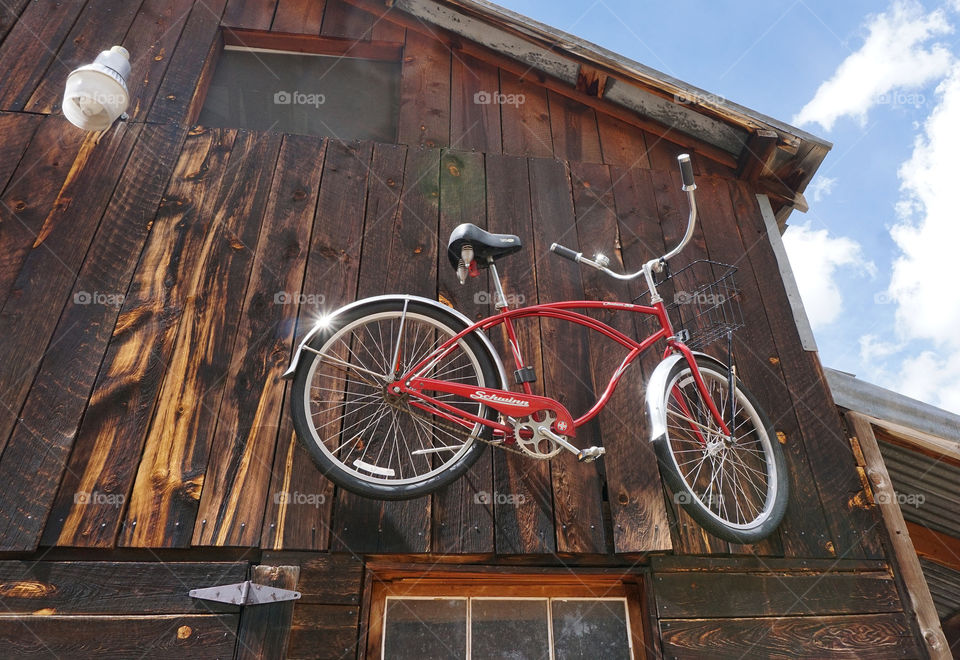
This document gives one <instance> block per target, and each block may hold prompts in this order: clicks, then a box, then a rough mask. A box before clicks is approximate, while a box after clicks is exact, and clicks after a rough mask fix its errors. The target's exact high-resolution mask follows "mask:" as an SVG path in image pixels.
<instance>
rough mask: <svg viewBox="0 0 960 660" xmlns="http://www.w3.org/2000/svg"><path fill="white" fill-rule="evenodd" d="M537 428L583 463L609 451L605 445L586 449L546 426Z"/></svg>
mask: <svg viewBox="0 0 960 660" xmlns="http://www.w3.org/2000/svg"><path fill="white" fill-rule="evenodd" d="M537 430H538V431H539V432H540V433H542V434H544V435H545V436H547V437H548V438H550V439H551V440H553V441H554V442H556V443H557V444H558V445H560V446H561V447H563V448H564V449H566V450H567V451H569V452H571V453H572V454H573V455H574V456H576V457H577V460H578V461H580V462H581V463H591V462H593V461H595V460H597V459H598V458H600V457H601V456H603V455H604V454H605V453H606V451H607V450H606V449H604V448H603V447H587V448H586V449H578V448H577V447H574V446H573V445H572V444H570V443H569V442H568V441H567V439H566V438H564V437H563V436H562V435H557V434H556V433H554V432H553V431H551V430H550V429H549V428H548V427H546V426H538V427H537Z"/></svg>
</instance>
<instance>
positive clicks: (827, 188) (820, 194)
mask: <svg viewBox="0 0 960 660" xmlns="http://www.w3.org/2000/svg"><path fill="white" fill-rule="evenodd" d="M957 2H960V0H957ZM836 183H837V180H836V179H831V178H830V177H828V176H823V175H822V174H819V175H817V177H816V178H815V179H814V180H813V181H811V182H810V185H809V186H807V189H806V191H805V192H806V193H807V194H808V195H809V196H810V198H811V199H812V200H813V201H815V202H819V201H820V200H821V199H823V198H824V197H826V196H827V195H829V194H830V193H832V192H833V187H834V186H835V185H836Z"/></svg>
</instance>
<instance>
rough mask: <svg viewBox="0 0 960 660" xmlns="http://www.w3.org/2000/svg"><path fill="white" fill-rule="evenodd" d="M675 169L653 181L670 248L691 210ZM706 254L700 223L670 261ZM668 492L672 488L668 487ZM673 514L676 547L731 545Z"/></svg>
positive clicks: (723, 548) (689, 550)
mask: <svg viewBox="0 0 960 660" xmlns="http://www.w3.org/2000/svg"><path fill="white" fill-rule="evenodd" d="M675 170H676V160H675V159H674V161H673V168H672V169H671V170H653V171H652V172H651V182H652V183H653V187H654V196H655V197H656V200H657V211H658V213H659V215H660V226H661V228H662V230H663V240H664V245H665V246H666V248H667V249H670V248H672V247H673V246H675V245H677V244H678V243H679V242H680V240H681V239H682V238H683V235H684V232H685V231H686V228H687V217H688V216H687V214H688V212H689V209H688V206H687V200H686V194H685V193H683V192H682V191H681V187H680V179H679V178H678V177H677V176H675V175H674V174H673V172H674V171H675ZM704 258H706V248H705V245H704V240H703V232H702V230H701V229H700V228H699V227H698V228H697V231H696V232H695V233H694V235H693V238H692V239H691V240H690V243H689V244H688V245H687V247H686V248H685V249H684V251H683V252H681V253H680V254H679V255H677V256H676V257H674V259H672V260H671V262H670V269H671V270H672V271H673V272H676V271H678V270H680V269H681V268H683V267H684V266H686V265H688V264H690V263H691V262H693V261H695V260H697V259H704ZM674 294H675V291H674V289H673V287H672V286H669V285H668V286H666V287H663V288H662V289H661V290H660V295H662V296H663V297H664V299H665V300H667V301H670V300H672V298H673V295H674ZM668 492H669V491H668ZM673 514H674V517H675V519H676V524H675V525H674V527H673V532H674V535H675V538H674V548H675V550H677V551H681V550H680V549H681V548H682V552H684V553H686V554H709V553H714V552H728V551H729V548H730V545H729V544H728V543H727V542H726V541H723V540H721V539H718V538H716V537H715V536H713V535H711V534H708V533H707V532H706V531H704V530H703V528H701V527H700V525H698V524H697V523H696V522H695V521H694V520H693V518H691V517H690V516H689V515H687V513H686V512H685V511H684V510H683V509H682V508H681V507H680V506H679V505H677V504H676V503H674V504H673Z"/></svg>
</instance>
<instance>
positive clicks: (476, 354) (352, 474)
mask: <svg viewBox="0 0 960 660" xmlns="http://www.w3.org/2000/svg"><path fill="white" fill-rule="evenodd" d="M404 302H405V301H404V299H402V298H397V299H388V300H378V301H371V302H370V303H369V304H364V305H359V306H357V307H354V308H353V309H350V310H349V311H347V312H344V313H343V314H338V315H336V316H334V317H333V320H332V322H331V324H330V326H329V327H328V328H326V329H325V330H324V331H323V332H321V333H318V335H317V336H315V337H314V338H313V339H312V340H311V341H310V342H309V343H308V344H307V345H306V346H305V347H304V352H303V353H302V358H301V362H300V363H299V364H298V366H297V371H296V375H295V377H294V381H293V391H292V395H291V405H292V409H293V410H292V412H293V422H294V427H295V428H296V430H297V435H298V436H299V437H300V439H301V440H302V441H303V442H304V444H305V445H306V447H307V448H308V449H309V450H310V453H311V455H312V457H313V459H314V461H315V462H316V463H317V465H318V466H319V467H320V469H321V470H322V471H323V473H324V474H325V475H326V476H327V477H329V478H330V479H331V480H332V481H333V482H334V483H336V484H338V485H340V486H342V487H344V488H346V489H347V490H350V491H353V492H355V493H358V494H360V495H364V496H367V497H373V498H377V499H407V498H412V497H418V496H420V495H424V494H426V493H430V492H432V491H434V490H436V489H438V488H440V487H442V486H444V485H446V484H448V483H450V482H451V481H453V480H454V479H456V478H458V477H459V476H460V475H462V474H463V473H464V472H465V471H466V470H467V469H468V468H469V467H470V465H472V464H473V462H474V461H476V460H477V458H478V457H479V455H480V453H481V452H482V451H483V446H484V445H483V443H482V442H479V441H478V440H477V438H478V437H480V435H481V434H482V433H484V432H486V431H488V430H489V428H488V427H486V426H484V425H483V424H480V423H476V424H468V425H463V424H459V423H457V422H454V421H451V420H448V419H445V418H443V417H440V416H438V415H436V414H432V413H430V412H428V411H425V410H422V409H420V408H417V407H416V406H414V405H412V403H411V401H412V400H411V399H410V398H408V397H407V396H395V395H392V394H390V393H389V392H387V388H386V386H387V384H388V383H390V382H392V381H393V380H394V379H395V378H397V377H399V376H400V375H402V374H403V373H405V372H406V371H407V370H408V369H410V368H412V367H413V366H415V365H416V364H418V363H419V362H420V361H421V360H423V359H424V358H425V357H427V356H428V355H430V354H431V353H432V352H433V351H434V350H435V349H436V348H437V347H439V346H440V345H441V344H442V343H443V342H445V341H446V340H448V339H449V338H451V337H453V336H454V335H456V334H457V333H459V332H460V331H462V330H463V329H464V328H465V327H466V326H465V325H464V324H463V322H462V321H460V320H459V319H457V318H456V317H455V316H453V315H448V314H444V313H443V312H442V310H438V309H435V308H433V307H432V306H430V305H427V304H424V303H421V302H417V301H409V302H408V303H407V306H406V312H404ZM398 347H399V348H398ZM497 374H498V372H497V369H496V367H495V366H494V363H493V360H492V359H491V358H490V356H489V354H488V352H487V350H486V348H485V346H484V345H483V342H481V341H480V340H479V339H478V338H477V337H476V336H474V335H468V336H466V337H464V338H463V339H461V340H460V341H458V342H457V343H456V344H455V346H454V347H453V348H452V350H450V351H449V352H447V353H446V354H445V355H444V356H443V357H442V358H440V359H439V360H437V361H436V362H435V363H434V364H432V365H431V366H430V368H429V370H428V371H425V372H423V374H422V375H423V376H426V377H429V378H435V379H439V380H447V381H452V382H457V383H462V384H467V385H475V386H478V387H483V386H493V387H498V386H499V380H498V375H497ZM434 396H435V398H437V399H438V400H441V401H443V402H444V403H446V404H448V405H451V406H454V407H455V408H458V409H460V410H463V411H465V412H468V413H471V414H473V415H476V416H478V417H482V418H485V419H495V417H496V411H494V410H492V409H490V408H488V407H487V406H484V405H483V404H481V403H480V402H478V401H473V400H470V399H467V398H464V397H457V396H455V395H452V394H439V393H435V394H434Z"/></svg>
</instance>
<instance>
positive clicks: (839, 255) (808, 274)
mask: <svg viewBox="0 0 960 660" xmlns="http://www.w3.org/2000/svg"><path fill="white" fill-rule="evenodd" d="M783 244H784V246H785V247H786V249H787V253H788V255H789V257H790V266H791V268H792V269H793V274H794V276H795V277H796V278H797V286H798V287H799V288H800V297H801V298H803V306H804V308H805V309H806V311H807V315H808V316H809V317H810V325H811V326H813V329H814V330H816V329H818V328H822V327H824V326H827V325H829V324H830V323H833V322H834V321H835V320H837V318H839V317H840V314H841V313H842V312H843V296H842V295H841V293H840V288H839V287H838V286H837V276H838V274H839V273H838V271H839V270H840V269H850V268H852V269H854V270H855V271H856V272H861V273H866V274H870V275H873V274H874V273H875V272H876V267H875V266H874V264H873V262H872V261H868V260H867V259H866V258H865V257H864V256H863V251H862V250H861V248H860V244H859V243H857V242H856V241H854V240H853V239H850V238H847V237H845V236H840V237H834V236H831V235H830V233H829V232H828V231H827V230H826V229H811V228H810V223H806V224H802V225H792V226H791V227H789V228H788V229H787V231H786V232H785V233H784V235H783Z"/></svg>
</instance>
